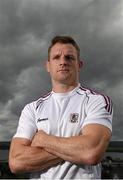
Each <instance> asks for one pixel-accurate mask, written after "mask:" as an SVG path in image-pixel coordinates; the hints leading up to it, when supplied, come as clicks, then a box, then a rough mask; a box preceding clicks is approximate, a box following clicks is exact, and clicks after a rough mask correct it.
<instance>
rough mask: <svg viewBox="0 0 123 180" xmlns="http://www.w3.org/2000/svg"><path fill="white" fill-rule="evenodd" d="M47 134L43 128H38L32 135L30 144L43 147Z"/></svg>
mask: <svg viewBox="0 0 123 180" xmlns="http://www.w3.org/2000/svg"><path fill="white" fill-rule="evenodd" d="M47 136H48V134H47V133H45V132H44V131H43V130H39V131H38V132H37V133H36V134H35V136H34V137H33V140H32V143H31V146H35V147H43V144H44V143H45V142H46V138H47Z"/></svg>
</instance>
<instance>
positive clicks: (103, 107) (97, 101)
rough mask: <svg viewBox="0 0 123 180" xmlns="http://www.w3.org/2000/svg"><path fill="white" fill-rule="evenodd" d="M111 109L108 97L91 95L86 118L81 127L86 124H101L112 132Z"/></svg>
mask: <svg viewBox="0 0 123 180" xmlns="http://www.w3.org/2000/svg"><path fill="white" fill-rule="evenodd" d="M112 117H113V108H112V101H111V99H110V98H109V97H108V96H103V95H93V96H90V97H89V98H88V103H87V105H86V117H85V119H84V123H83V125H82V127H84V126H85V125H87V124H101V125H104V126H106V127H108V128H109V129H110V130H111V131H112Z"/></svg>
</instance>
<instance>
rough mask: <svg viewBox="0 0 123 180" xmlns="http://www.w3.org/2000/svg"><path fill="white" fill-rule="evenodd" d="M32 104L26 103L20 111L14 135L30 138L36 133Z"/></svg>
mask: <svg viewBox="0 0 123 180" xmlns="http://www.w3.org/2000/svg"><path fill="white" fill-rule="evenodd" d="M34 109H35V108H34V104H33V103H30V104H27V105H26V106H25V107H24V109H23V110H22V112H21V116H20V118H19V123H18V127H17V132H16V134H15V135H14V137H21V138H27V139H29V140H31V139H32V138H33V136H34V134H35V133H36V130H37V127H36V123H35V113H34V112H35V111H34Z"/></svg>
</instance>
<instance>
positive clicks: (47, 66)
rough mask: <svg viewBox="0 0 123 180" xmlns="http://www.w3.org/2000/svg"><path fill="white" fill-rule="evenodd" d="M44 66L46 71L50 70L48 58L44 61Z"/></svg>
mask: <svg viewBox="0 0 123 180" xmlns="http://www.w3.org/2000/svg"><path fill="white" fill-rule="evenodd" d="M44 67H45V69H46V70H47V72H50V70H49V61H48V60H46V61H45V63H44Z"/></svg>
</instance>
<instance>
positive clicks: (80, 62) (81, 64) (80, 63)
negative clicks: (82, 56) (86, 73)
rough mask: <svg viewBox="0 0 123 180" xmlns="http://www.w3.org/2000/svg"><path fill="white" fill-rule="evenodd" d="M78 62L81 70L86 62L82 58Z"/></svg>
mask: <svg viewBox="0 0 123 180" xmlns="http://www.w3.org/2000/svg"><path fill="white" fill-rule="evenodd" d="M78 64H79V70H80V69H81V68H82V67H83V65H84V62H83V61H82V60H80V61H79V63H78Z"/></svg>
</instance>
